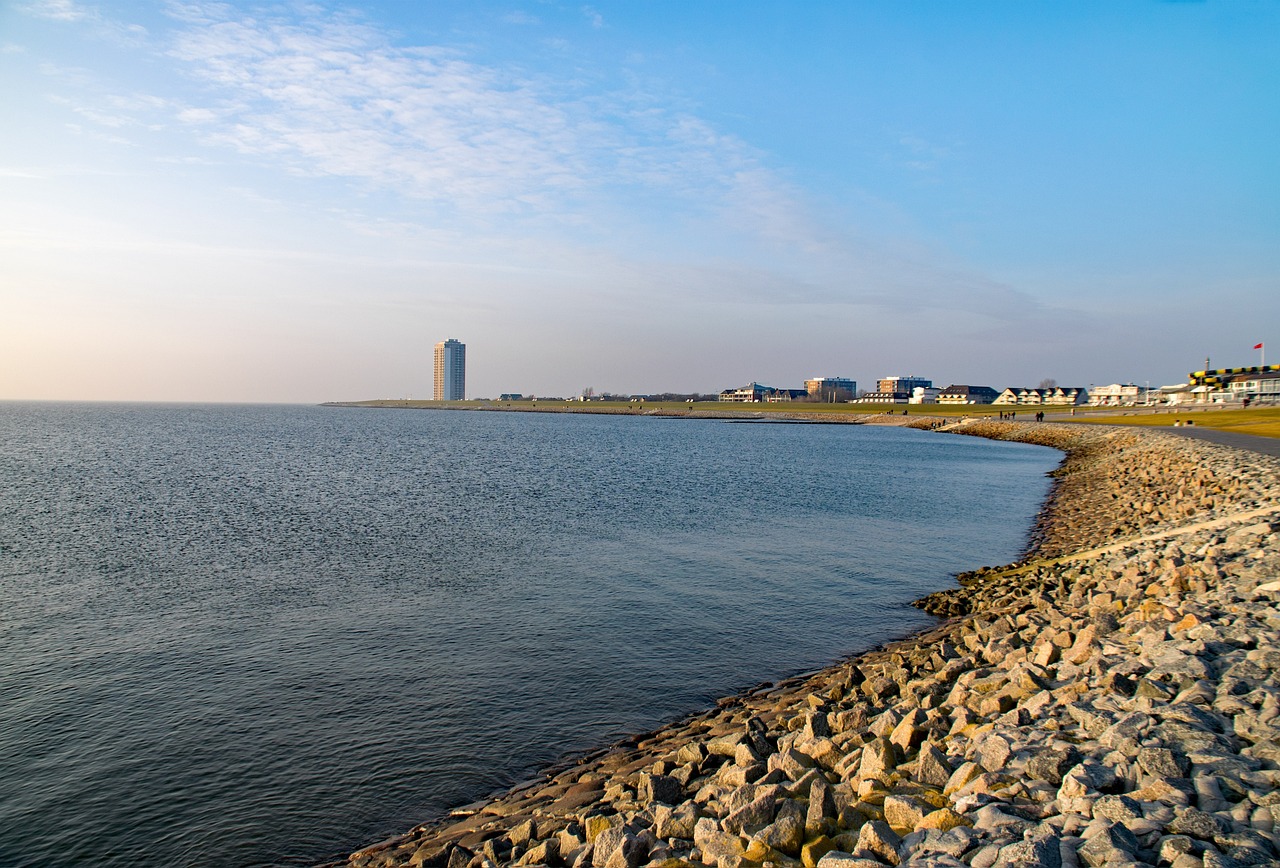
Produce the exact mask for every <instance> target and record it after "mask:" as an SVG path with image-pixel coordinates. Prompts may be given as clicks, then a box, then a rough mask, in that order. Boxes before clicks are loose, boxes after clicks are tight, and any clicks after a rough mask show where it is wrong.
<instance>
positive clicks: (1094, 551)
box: [337, 421, 1280, 868]
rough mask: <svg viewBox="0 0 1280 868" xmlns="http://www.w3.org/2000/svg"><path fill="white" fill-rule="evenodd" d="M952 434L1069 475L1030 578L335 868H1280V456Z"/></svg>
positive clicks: (1026, 433) (1071, 433)
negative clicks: (1033, 449) (1039, 454)
mask: <svg viewBox="0 0 1280 868" xmlns="http://www.w3.org/2000/svg"><path fill="white" fill-rule="evenodd" d="M926 424H928V425H929V426H930V427H936V426H935V424H934V423H926ZM944 430H952V431H955V432H957V433H964V434H972V435H976V436H983V437H991V438H996V439H1004V440H1014V441H1021V442H1027V443H1036V444H1040V445H1045V446H1052V447H1055V448H1058V449H1061V450H1062V451H1064V452H1065V453H1066V457H1065V458H1064V460H1063V462H1062V464H1061V466H1060V467H1059V468H1058V470H1056V471H1055V472H1054V474H1053V475H1054V477H1055V485H1054V488H1053V491H1052V493H1051V495H1050V498H1049V501H1048V503H1047V504H1046V507H1045V509H1044V510H1043V512H1042V514H1041V515H1040V518H1039V519H1038V521H1037V523H1036V526H1035V529H1034V531H1033V544H1034V547H1033V549H1032V551H1031V552H1030V553H1029V555H1028V556H1027V558H1026V559H1024V560H1023V561H1021V562H1019V563H1017V564H1012V565H1009V566H1006V567H1000V568H987V569H983V570H979V571H976V572H974V573H969V574H965V575H963V576H960V577H959V583H958V584H959V587H957V588H954V589H952V590H948V591H942V592H939V593H937V594H933V595H931V596H929V597H927V598H925V599H924V600H921V601H919V603H918V604H917V605H919V606H921V607H922V608H924V609H926V610H928V611H931V612H933V613H935V614H938V615H940V616H943V617H945V618H946V619H947V620H945V621H943V622H942V623H941V624H940V625H939V626H938V627H936V628H934V629H933V630H930V631H929V632H927V633H924V634H922V635H918V636H915V637H912V638H910V639H908V640H904V641H901V642H897V643H894V644H892V645H888V646H885V647H882V648H878V649H875V650H873V651H870V652H867V653H865V654H861V655H858V656H857V657H854V658H852V659H850V660H847V661H844V662H841V663H838V664H836V665H833V666H831V667H829V668H827V669H824V670H822V671H820V672H818V673H816V674H813V675H810V676H807V677H803V678H797V679H791V680H789V681H785V682H781V683H779V684H777V685H766V686H764V687H761V688H757V689H755V690H752V691H749V692H747V693H744V694H741V695H738V696H735V697H731V698H728V699H724V700H721V702H720V703H719V704H718V706H717V707H716V708H715V709H712V710H710V711H708V712H705V713H702V714H699V715H696V716H694V717H690V718H688V719H686V720H683V721H680V722H678V723H675V724H671V725H669V726H666V727H663V728H662V729H659V730H657V731H655V732H652V733H649V734H646V735H643V736H638V737H636V738H633V739H630V740H628V741H626V742H624V743H620V744H617V745H614V746H612V747H610V748H608V749H606V750H603V751H600V752H597V753H595V754H592V755H590V756H587V757H584V758H582V759H581V760H579V761H578V762H577V763H576V764H574V765H572V766H570V767H567V768H562V769H560V770H555V771H552V772H548V773H547V775H546V776H544V777H543V778H542V779H539V780H537V781H534V782H531V783H529V784H526V785H524V786H522V787H519V788H517V789H515V790H512V791H511V792H508V793H506V794H504V795H502V796H499V797H497V798H495V799H493V800H491V801H488V802H485V803H483V804H477V805H474V806H470V807H469V808H467V809H462V810H459V811H455V812H454V813H453V814H451V815H450V816H449V817H446V818H444V819H443V820H441V821H439V822H436V823H432V824H427V825H424V826H420V827H418V828H416V829H414V830H412V831H411V832H409V833H408V834H406V835H402V836H398V837H396V838H393V839H391V840H388V841H384V842H382V843H380V844H377V845H374V846H371V847H366V848H364V849H362V850H360V851H358V852H356V853H353V854H352V855H351V856H350V857H349V858H348V859H347V860H346V861H345V862H342V863H337V864H343V865H349V866H353V868H375V866H379V868H381V866H401V865H408V866H428V868H495V866H505V865H521V866H537V865H547V866H551V868H561V866H574V868H640V866H651V868H685V866H699V865H702V866H717V868H754V866H766V865H772V866H777V868H801V866H804V868H882V866H969V868H990V866H1049V868H1056V866H1077V865H1089V866H1095V865H1139V866H1141V865H1172V866H1175V868H1197V866H1205V868H1209V866H1213V868H1217V866H1235V865H1275V864H1280V829H1277V828H1276V819H1277V816H1278V815H1280V788H1278V787H1277V784H1280V674H1278V673H1280V541H1278V539H1277V535H1276V531H1277V529H1280V497H1278V496H1277V495H1278V494H1280V460H1277V459H1275V458H1271V457H1267V456H1262V455H1255V454H1252V453H1247V452H1242V451H1239V450H1234V449H1229V448H1224V447H1219V446H1213V445H1210V444H1205V443H1201V442H1197V441H1190V440H1184V439H1181V438H1177V437H1174V436H1172V435H1169V434H1164V433H1160V432H1156V431H1144V430H1140V429H1132V428H1105V427H1097V426H1083V425H1065V424H1040V425H1037V424H1030V423H1016V422H1015V423H1008V422H992V421H969V422H961V423H958V424H954V425H950V426H947V427H946V428H945V429H944Z"/></svg>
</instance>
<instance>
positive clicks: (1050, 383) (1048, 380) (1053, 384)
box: [1036, 377, 1058, 389]
mask: <svg viewBox="0 0 1280 868" xmlns="http://www.w3.org/2000/svg"><path fill="white" fill-rule="evenodd" d="M1036 388H1037V389H1056V388H1058V381H1057V380H1055V379H1054V378H1053V377H1045V378H1044V379H1043V380H1041V381H1040V385H1038V386H1036Z"/></svg>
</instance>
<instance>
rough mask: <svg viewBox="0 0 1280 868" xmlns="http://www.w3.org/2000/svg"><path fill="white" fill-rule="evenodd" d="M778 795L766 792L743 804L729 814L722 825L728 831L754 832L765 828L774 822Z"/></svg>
mask: <svg viewBox="0 0 1280 868" xmlns="http://www.w3.org/2000/svg"><path fill="white" fill-rule="evenodd" d="M777 802H778V799H777V796H776V795H774V794H773V793H765V794H764V795H762V796H760V797H759V798H757V799H755V800H754V801H752V802H750V803H749V804H746V805H743V806H742V807H741V808H739V809H738V810H736V811H734V812H733V813H731V814H729V816H727V817H725V818H724V820H723V821H722V822H721V826H722V827H723V828H724V830H725V831H726V832H734V833H738V832H742V831H744V830H745V831H748V832H753V831H757V830H759V829H763V828H764V827H765V826H767V825H769V824H770V823H772V822H773V813H774V809H775V808H776V806H777Z"/></svg>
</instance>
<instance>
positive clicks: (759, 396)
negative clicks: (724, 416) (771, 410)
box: [720, 383, 808, 404]
mask: <svg viewBox="0 0 1280 868" xmlns="http://www.w3.org/2000/svg"><path fill="white" fill-rule="evenodd" d="M807 395H808V393H807V392H806V391H805V390H804V389H775V388H773V387H772V386H762V385H760V384H759V383H749V384H747V385H745V386H743V387H742V388H741V389H725V390H724V391H723V392H721V393H720V400H721V401H725V402H727V403H737V404H758V403H761V402H768V403H770V404H774V403H778V402H782V401H799V400H801V399H802V398H804V397H806V396H807Z"/></svg>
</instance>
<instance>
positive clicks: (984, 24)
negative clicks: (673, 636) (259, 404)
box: [0, 0, 1280, 403]
mask: <svg viewBox="0 0 1280 868" xmlns="http://www.w3.org/2000/svg"><path fill="white" fill-rule="evenodd" d="M1278 38H1280V4H1243V3H1236V4H1225V3H1185V2H1164V3H1162V2H1151V3H1121V4H1118V3H1110V2H1101V0H1099V2H1082V3H1072V4H1049V3H1018V4H1014V3H1005V2H993V0H992V2H988V0H977V2H973V3H965V4H955V3H951V2H945V0H921V2H914V0H907V2H856V0H854V2H824V0H817V2H813V3H805V4H794V3H785V2H781V0H775V2H753V0H746V2H742V3H734V4H717V3H693V4H690V3H676V2H673V0H653V2H646V3H617V2H604V3H595V2H593V3H589V4H586V5H583V4H558V3H554V2H541V0H538V2H534V0H528V2H525V0H513V2H502V3H495V2H491V0H478V2H462V0H439V2H432V3H429V4H403V3H390V2H385V0H373V2H368V3H361V4H354V3H343V2H333V0H318V2H312V3H307V4H293V5H260V4H256V3H248V2H238V0H236V2H229V3H221V4H203V3H198V2H174V3H164V4H141V5H140V4H134V3H126V2H123V0H100V2H88V0H21V2H15V3H9V4H3V5H0V76H2V77H3V80H4V81H5V84H6V86H5V96H4V104H5V123H4V125H3V126H2V127H0V311H3V314H2V315H0V400H3V399H90V400H166V401H281V402H308V403H310V402H320V401H328V400H357V399H365V398H378V397H401V396H409V397H424V398H425V397H428V396H430V394H431V391H432V383H431V382H430V381H429V380H427V379H426V377H424V375H423V371H424V370H426V369H428V368H429V367H430V366H431V364H432V359H431V357H430V353H429V350H428V349H425V348H424V347H423V342H422V339H421V335H422V334H423V333H424V332H425V333H426V334H429V335H432V336H433V338H432V340H431V341H429V342H428V346H429V345H430V344H433V343H434V342H435V341H436V340H439V339H440V338H441V337H443V336H446V335H451V334H456V335H460V336H464V340H465V341H466V343H467V344H468V346H469V347H470V348H471V353H470V355H471V358H470V359H469V360H468V361H469V365H468V371H467V392H468V394H471V395H474V396H493V397H496V396H497V395H499V394H500V393H503V392H524V393H534V394H552V395H566V396H568V395H575V394H578V393H580V392H581V390H582V389H583V388H585V387H587V386H593V387H595V388H596V389H597V390H599V391H604V390H609V391H614V392H618V393H631V394H645V393H651V392H657V391H673V392H702V393H715V392H718V391H719V390H721V389H724V388H726V387H730V386H742V385H745V384H746V383H749V382H750V381H752V380H755V381H758V382H762V383H771V384H776V385H778V386H779V387H781V386H788V387H796V388H799V387H800V386H801V384H803V382H804V381H805V380H806V379H808V378H812V377H815V376H832V375H837V376H842V377H851V378H853V379H855V380H858V381H860V382H864V383H871V382H874V381H875V380H876V379H878V378H881V377H884V376H888V375H890V374H893V373H895V372H917V373H919V374H920V375H921V376H926V377H931V378H933V379H934V381H935V382H939V383H942V384H943V385H945V384H946V383H971V384H987V385H990V386H992V387H994V388H1003V387H1006V386H1010V385H1026V386H1033V385H1035V384H1036V383H1038V382H1040V381H1041V380H1043V379H1046V378H1053V379H1056V380H1057V381H1058V382H1060V383H1069V384H1076V385H1081V386H1086V387H1087V386H1088V385H1089V384H1093V383H1096V384H1102V383H1115V382H1134V383H1144V384H1145V383H1146V382H1147V381H1150V382H1151V384H1152V385H1157V384H1167V383H1174V382H1179V381H1181V380H1184V379H1185V378H1186V375H1187V373H1188V372H1189V371H1194V370H1197V369H1199V368H1200V367H1201V366H1202V364H1203V360H1204V358H1205V357H1206V356H1209V357H1211V358H1212V360H1213V364H1214V365H1215V366H1222V367H1232V366H1243V365H1249V364H1256V363H1257V362H1256V360H1257V358H1258V353H1257V352H1256V351H1254V350H1252V349H1251V348H1252V347H1254V346H1255V345H1256V344H1258V343H1260V342H1265V341H1266V340H1267V339H1268V337H1269V336H1271V335H1272V334H1273V333H1274V332H1275V331H1276V330H1277V326H1278V325H1280V243H1278V242H1280V166H1278V165H1277V161H1276V160H1275V158H1274V150H1275V144H1274V143H1275V141H1276V140H1277V138H1280V100H1277V99H1276V98H1275V95H1274V88H1275V82H1276V81H1277V80H1280V55H1278V54H1277V52H1276V51H1275V50H1274V47H1275V44H1276V42H1277V39H1278ZM437 336H438V337H437Z"/></svg>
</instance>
